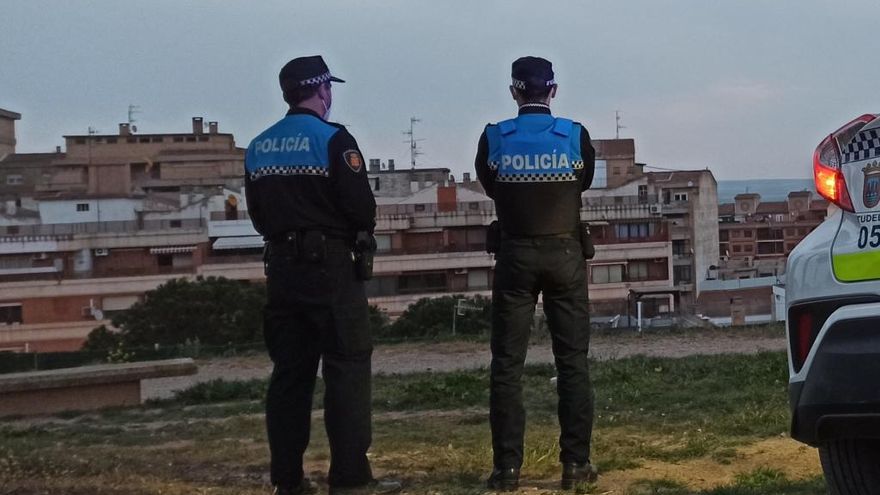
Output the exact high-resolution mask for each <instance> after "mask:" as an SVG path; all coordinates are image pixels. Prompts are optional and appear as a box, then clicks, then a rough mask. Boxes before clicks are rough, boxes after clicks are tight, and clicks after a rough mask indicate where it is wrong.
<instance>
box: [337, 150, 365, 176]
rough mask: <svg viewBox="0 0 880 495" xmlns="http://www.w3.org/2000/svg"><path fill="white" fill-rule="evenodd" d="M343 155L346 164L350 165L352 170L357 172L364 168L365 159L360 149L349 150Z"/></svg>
mask: <svg viewBox="0 0 880 495" xmlns="http://www.w3.org/2000/svg"><path fill="white" fill-rule="evenodd" d="M342 156H343V157H344V158H345V164H346V165H348V168H350V169H351V171H352V172H355V173H357V172H360V171H361V169H363V168H364V159H363V157H361V152H360V151H358V150H348V151H346V152H345V153H343V154H342Z"/></svg>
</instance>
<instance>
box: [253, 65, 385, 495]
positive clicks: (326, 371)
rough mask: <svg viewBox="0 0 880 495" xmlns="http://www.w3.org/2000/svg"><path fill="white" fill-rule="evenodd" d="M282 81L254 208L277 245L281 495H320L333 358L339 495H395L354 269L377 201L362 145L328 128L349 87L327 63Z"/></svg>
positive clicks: (276, 481) (273, 336) (273, 395)
mask: <svg viewBox="0 0 880 495" xmlns="http://www.w3.org/2000/svg"><path fill="white" fill-rule="evenodd" d="M279 80H280V83H281V89H282V91H283V95H284V101H286V102H287V103H288V104H289V105H290V110H289V111H288V112H287V115H286V116H285V117H284V118H283V119H281V120H280V121H278V122H277V123H275V124H274V125H272V126H271V127H269V128H268V129H266V130H265V131H264V132H263V133H262V134H260V135H259V136H257V137H256V138H255V139H254V140H253V141H252V142H251V144H250V146H249V147H248V150H247V156H246V158H245V192H246V195H247V202H248V211H249V213H250V216H251V220H252V221H253V224H254V228H255V229H256V230H257V232H259V233H260V234H262V235H263V237H264V239H265V240H266V255H265V264H266V275H267V279H266V284H267V292H268V301H267V304H266V308H265V313H264V335H265V340H266V346H267V348H268V350H269V355H270V357H271V358H272V362H273V363H274V369H273V371H272V376H271V379H270V381H269V390H268V393H267V397H266V426H267V430H268V436H269V449H270V451H271V479H272V484H273V485H274V486H275V493H276V494H279V495H281V494H284V495H290V494H300V493H312V492H313V491H314V489H315V487H314V485H313V484H312V483H311V482H309V481H308V480H306V479H305V478H304V477H303V468H302V462H303V453H304V452H305V449H306V446H307V445H308V443H309V429H310V426H311V410H312V395H313V392H314V388H315V377H316V373H317V370H318V362H319V361H322V363H323V368H322V376H323V378H324V383H325V388H326V392H325V396H324V422H325V426H326V429H327V436H328V438H329V441H330V473H329V476H328V483H329V485H330V489H331V493H348V492H354V493H363V492H368V493H370V492H379V493H388V492H390V491H394V490H395V489H398V488H399V484H397V485H395V484H393V483H385V482H381V483H380V482H377V481H376V480H374V479H373V476H372V472H371V469H370V463H369V461H368V460H367V449H368V448H369V447H370V442H371V418H370V416H371V412H370V377H371V370H370V358H371V354H372V343H371V338H370V334H369V328H368V323H367V322H368V320H367V318H368V316H367V299H366V296H365V293H364V283H363V280H361V279H362V278H364V277H357V276H356V267H355V264H354V261H353V259H354V256H353V250H354V249H355V238H356V234H357V233H358V232H361V233H370V234H371V233H372V231H373V228H374V226H375V212H376V203H375V200H374V198H373V193H372V191H371V190H370V186H369V183H368V181H367V174H366V171H365V167H364V160H363V157H362V155H361V152H360V150H359V148H358V145H357V142H356V141H355V139H354V137H352V135H351V134H349V133H348V131H347V130H346V129H345V128H344V127H343V126H341V125H339V124H335V123H331V122H328V121H327V117H328V115H329V113H330V108H331V106H332V101H333V100H332V92H331V83H332V82H344V81H343V80H342V79H338V78H336V77H334V76H332V75H331V74H330V71H329V69H328V68H327V65H326V64H325V63H324V60H323V59H322V58H321V57H320V56H313V57H301V58H296V59H293V60H291V61H290V62H288V63H287V64H286V65H285V66H284V67H283V68H282V69H281V73H280V74H279Z"/></svg>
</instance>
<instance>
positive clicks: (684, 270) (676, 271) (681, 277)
mask: <svg viewBox="0 0 880 495" xmlns="http://www.w3.org/2000/svg"><path fill="white" fill-rule="evenodd" d="M672 278H673V282H672V283H673V284H676V285H677V284H680V283H688V282H690V281H691V267H689V266H687V265H682V266H674V267H672Z"/></svg>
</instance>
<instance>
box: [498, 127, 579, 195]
mask: <svg viewBox="0 0 880 495" xmlns="http://www.w3.org/2000/svg"><path fill="white" fill-rule="evenodd" d="M486 138H487V139H488V143H489V168H490V169H492V170H493V171H496V172H497V175H496V178H495V180H496V181H497V182H569V181H577V176H576V175H575V171H576V170H581V169H583V168H584V161H583V158H582V156H581V127H580V126H579V125H577V126H576V125H573V122H572V121H571V120H568V119H563V118H555V117H553V116H552V115H548V114H524V115H520V116H519V117H516V118H515V119H510V120H505V121H503V122H499V123H498V124H497V125H494V126H489V127H487V128H486Z"/></svg>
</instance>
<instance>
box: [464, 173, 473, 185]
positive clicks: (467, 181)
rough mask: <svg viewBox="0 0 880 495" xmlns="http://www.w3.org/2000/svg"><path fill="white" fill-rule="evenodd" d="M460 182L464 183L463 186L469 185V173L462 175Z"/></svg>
mask: <svg viewBox="0 0 880 495" xmlns="http://www.w3.org/2000/svg"><path fill="white" fill-rule="evenodd" d="M462 182H464V183H465V184H470V182H471V173H470V172H465V173H464V176H463V177H462Z"/></svg>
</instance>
